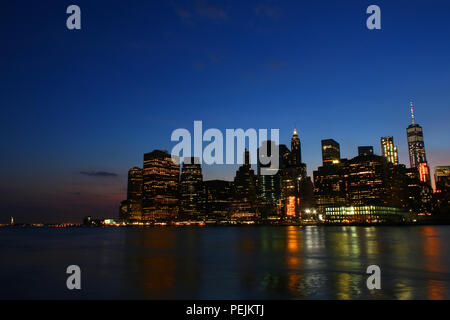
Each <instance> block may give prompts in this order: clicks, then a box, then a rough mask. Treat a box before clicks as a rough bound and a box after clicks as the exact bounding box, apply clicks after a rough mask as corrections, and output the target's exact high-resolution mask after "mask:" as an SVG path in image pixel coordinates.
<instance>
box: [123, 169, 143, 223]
mask: <svg viewBox="0 0 450 320" xmlns="http://www.w3.org/2000/svg"><path fill="white" fill-rule="evenodd" d="M143 185H144V181H143V173H142V169H141V168H137V167H134V168H131V169H130V170H128V188H127V200H126V201H125V202H124V203H123V204H122V205H123V207H122V208H121V213H122V215H121V218H122V220H125V221H127V222H139V221H142V199H143Z"/></svg>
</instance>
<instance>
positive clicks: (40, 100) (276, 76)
mask: <svg viewBox="0 0 450 320" xmlns="http://www.w3.org/2000/svg"><path fill="white" fill-rule="evenodd" d="M71 4H77V5H79V6H80V7H81V14H82V22H81V24H82V29H81V30H79V31H71V30H68V29H67V28H66V19H67V17H68V15H67V14H66V8H67V7H68V6H69V5H71ZM371 4H377V5H379V6H380V7H381V24H382V29H381V30H373V31H371V30H368V29H367V28H366V18H367V17H368V15H367V14H366V8H367V7H368V6H369V5H371ZM0 24H1V28H0V36H1V47H0V106H1V117H0V131H1V137H2V139H1V145H0V147H1V150H2V156H1V161H2V162H1V166H0V172H1V179H0V194H1V203H0V223H7V222H8V221H9V219H10V216H15V220H16V221H17V222H37V221H42V222H59V221H72V222H80V221H81V219H82V217H83V216H86V215H92V216H95V217H117V216H118V205H119V203H120V201H121V200H123V199H125V197H126V177H127V170H128V169H129V168H130V167H133V166H140V167H142V162H143V160H142V159H143V154H144V153H145V152H150V151H152V150H153V149H168V150H170V149H171V148H172V147H173V145H174V143H172V142H170V135H171V133H172V131H173V130H175V129H177V128H187V129H188V130H190V131H193V121H194V120H202V121H203V127H204V129H207V128H218V129H221V130H223V132H224V131H225V129H226V128H243V129H248V128H256V129H259V128H268V129H270V128H279V129H280V140H281V141H280V142H281V143H285V144H289V143H290V137H291V134H292V130H293V128H294V121H295V122H296V126H297V129H298V131H299V136H300V139H301V143H302V156H303V161H304V162H306V164H307V166H308V172H309V173H310V174H311V175H312V171H313V170H315V169H316V168H317V167H318V166H319V165H320V164H321V147H320V140H321V139H326V138H333V139H335V140H336V141H338V142H339V143H340V145H341V155H342V157H346V158H351V157H354V156H355V155H356V154H357V146H358V145H373V146H374V149H375V153H377V154H380V152H381V151H380V137H381V136H394V142H395V144H396V145H398V147H399V156H400V162H401V163H404V164H407V165H408V166H409V159H408V156H407V143H406V127H407V126H408V125H409V123H410V121H411V119H410V113H409V101H410V100H411V99H412V100H413V101H414V102H415V106H416V114H415V115H416V122H417V123H419V124H420V125H421V126H422V127H423V130H424V137H425V147H426V151H427V157H428V161H429V164H430V166H431V168H432V174H434V167H435V166H437V165H450V134H449V129H448V125H449V119H450V108H449V107H450V41H449V40H450V3H449V2H448V1H444V0H443V1H399V0H396V1H370V2H368V1H308V2H303V1H263V0H261V1H79V0H72V1H61V0H58V1H12V0H6V1H5V0H3V1H1V4H0ZM234 170H236V166H220V167H219V166H213V167H204V176H205V178H206V179H214V178H221V179H227V180H231V179H232V178H233V176H234Z"/></svg>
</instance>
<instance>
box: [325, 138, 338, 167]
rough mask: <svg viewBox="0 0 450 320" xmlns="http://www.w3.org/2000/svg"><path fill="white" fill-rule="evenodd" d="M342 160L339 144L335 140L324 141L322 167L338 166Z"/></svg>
mask: <svg viewBox="0 0 450 320" xmlns="http://www.w3.org/2000/svg"><path fill="white" fill-rule="evenodd" d="M340 159H341V151H340V147H339V143H337V142H336V141H334V140H333V139H325V140H322V165H324V166H326V165H330V164H336V163H339V161H340Z"/></svg>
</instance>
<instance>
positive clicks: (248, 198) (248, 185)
mask: <svg viewBox="0 0 450 320" xmlns="http://www.w3.org/2000/svg"><path fill="white" fill-rule="evenodd" d="M256 214H257V208H256V177H255V173H254V171H253V169H252V167H251V166H250V153H249V152H248V151H247V150H245V152H244V164H243V165H242V166H240V167H239V169H238V170H237V171H236V176H235V177H234V203H233V206H232V218H235V219H249V218H250V219H251V218H254V217H256Z"/></svg>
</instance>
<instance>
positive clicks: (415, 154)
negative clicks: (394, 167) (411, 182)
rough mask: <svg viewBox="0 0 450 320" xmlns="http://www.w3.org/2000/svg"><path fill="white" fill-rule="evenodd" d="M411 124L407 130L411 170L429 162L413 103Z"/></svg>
mask: <svg viewBox="0 0 450 320" xmlns="http://www.w3.org/2000/svg"><path fill="white" fill-rule="evenodd" d="M411 119H412V121H411V124H410V125H409V126H408V128H407V129H406V135H407V138H408V150H409V162H410V165H411V168H418V167H419V164H420V163H424V162H427V157H426V154H425V143H424V140H423V131H422V127H421V126H420V125H418V124H417V123H415V119H414V105H413V103H412V102H411Z"/></svg>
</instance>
